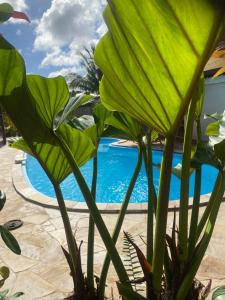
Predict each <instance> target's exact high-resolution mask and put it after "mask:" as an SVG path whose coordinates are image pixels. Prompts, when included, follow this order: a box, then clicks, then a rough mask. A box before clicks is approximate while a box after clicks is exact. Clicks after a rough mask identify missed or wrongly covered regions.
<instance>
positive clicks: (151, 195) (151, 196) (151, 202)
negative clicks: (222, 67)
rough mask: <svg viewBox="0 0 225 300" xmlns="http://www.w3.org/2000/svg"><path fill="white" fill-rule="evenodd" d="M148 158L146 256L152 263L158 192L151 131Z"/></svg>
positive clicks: (146, 163) (146, 162)
mask: <svg viewBox="0 0 225 300" xmlns="http://www.w3.org/2000/svg"><path fill="white" fill-rule="evenodd" d="M146 137H147V160H146V159H145V160H144V161H145V167H146V172H147V179H148V212H147V247H146V249H147V253H146V257H147V260H148V262H149V263H150V264H152V258H153V219H154V211H155V213H156V205H157V199H156V192H155V187H154V182H153V165H152V141H151V131H150V132H149V133H148V134H147V136H146Z"/></svg>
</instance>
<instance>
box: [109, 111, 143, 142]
mask: <svg viewBox="0 0 225 300" xmlns="http://www.w3.org/2000/svg"><path fill="white" fill-rule="evenodd" d="M105 123H106V124H108V125H111V126H113V127H115V128H117V129H119V130H121V131H123V132H125V133H126V134H128V136H129V139H131V140H135V141H137V140H139V139H140V138H141V137H142V136H143V127H142V126H141V125H140V123H139V122H138V121H137V120H135V119H134V118H132V117H130V116H129V115H128V114H125V113H121V112H113V113H112V114H111V115H110V116H109V117H108V118H107V119H106V121H105Z"/></svg>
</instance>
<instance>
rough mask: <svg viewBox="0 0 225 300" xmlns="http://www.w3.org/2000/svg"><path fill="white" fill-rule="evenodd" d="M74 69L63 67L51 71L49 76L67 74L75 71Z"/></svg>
mask: <svg viewBox="0 0 225 300" xmlns="http://www.w3.org/2000/svg"><path fill="white" fill-rule="evenodd" d="M73 72H74V69H73V68H63V69H61V70H58V71H55V72H51V73H49V75H48V77H49V78H50V77H56V76H60V75H61V76H66V75H68V74H70V73H73Z"/></svg>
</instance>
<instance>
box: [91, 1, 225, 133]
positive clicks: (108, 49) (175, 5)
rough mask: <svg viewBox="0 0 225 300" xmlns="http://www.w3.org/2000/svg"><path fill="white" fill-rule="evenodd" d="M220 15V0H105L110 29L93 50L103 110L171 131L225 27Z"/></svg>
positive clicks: (224, 13) (222, 11) (223, 12)
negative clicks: (99, 75)
mask: <svg viewBox="0 0 225 300" xmlns="http://www.w3.org/2000/svg"><path fill="white" fill-rule="evenodd" d="M193 12H194V13H193ZM224 16H225V6H224V2H223V1H210V0H208V1H206V0H199V1H195V0H184V1H177V0H171V1H166V2H165V1H146V0H139V1H133V0H123V1H121V0H109V1H108V5H107V7H106V9H105V11H104V18H105V22H106V24H107V26H108V30H109V32H108V33H107V34H106V35H105V36H104V37H103V38H102V39H101V40H100V42H99V44H98V46H97V48H96V51H95V61H96V63H97V65H98V66H99V67H100V69H101V70H102V71H103V74H104V77H103V79H102V81H101V86H100V96H101V100H102V102H103V104H104V105H105V106H106V108H107V109H109V110H117V111H121V112H125V113H128V114H129V115H130V116H132V117H134V118H136V119H138V120H139V121H140V122H142V123H144V124H147V125H149V126H150V127H151V128H154V129H156V130H157V131H158V132H160V133H162V134H164V135H170V134H172V133H174V132H175V131H176V130H177V128H178V126H179V124H180V122H181V120H182V118H183V116H184V114H185V113H186V110H187V107H188V104H189V102H190V100H191V97H192V95H193V92H194V91H195V89H196V86H197V83H198V80H199V78H200V76H201V73H202V71H203V68H204V65H205V64H206V62H207V60H208V59H209V56H210V54H211V52H212V50H213V48H214V47H215V44H216V43H217V40H218V37H219V33H220V31H222V30H223V29H224V28H223V22H224Z"/></svg>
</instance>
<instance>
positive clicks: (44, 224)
mask: <svg viewBox="0 0 225 300" xmlns="http://www.w3.org/2000/svg"><path fill="white" fill-rule="evenodd" d="M15 155H16V150H14V149H10V148H8V147H7V146H4V147H1V148H0V166H1V171H0V189H1V190H3V191H4V192H5V193H6V195H7V202H6V204H5V207H4V208H3V210H2V211H1V212H0V217H1V218H0V220H1V222H0V223H1V224H3V223H5V222H7V221H9V220H12V219H21V220H22V221H23V223H24V224H23V226H22V227H20V228H19V229H17V230H15V231H14V232H13V234H14V235H15V237H16V238H17V240H18V241H19V244H20V246H21V250H22V254H21V255H20V256H17V255H15V254H13V253H12V252H11V251H10V250H8V249H7V247H6V246H5V244H4V243H3V242H2V241H1V240H0V266H2V265H6V266H8V267H9V268H10V272H11V273H10V277H9V279H8V280H7V281H6V283H5V285H4V288H9V289H10V294H12V293H13V292H16V291H23V292H24V293H25V295H24V296H22V297H21V298H19V299H21V300H32V299H43V300H57V299H64V297H66V296H68V295H69V294H70V293H71V292H72V289H73V286H72V280H71V277H70V276H69V270H68V267H67V263H66V261H65V258H64V256H63V253H62V250H61V245H65V235H64V230H63V224H62V221H61V217H60V214H59V211H58V210H57V209H50V208H44V207H40V206H38V205H35V204H32V203H29V202H27V201H26V200H24V199H23V198H22V197H21V196H19V195H18V194H17V193H16V191H15V190H14V188H13V185H12V174H11V171H12V165H13V163H14V158H15ZM202 210H203V208H202V209H201V211H202ZM224 214H225V203H223V204H222V205H221V210H220V213H219V217H218V221H217V224H216V227H215V231H214V234H213V238H212V240H211V243H210V245H209V248H208V251H207V254H206V256H205V258H204V260H203V263H202V265H201V268H200V270H199V273H198V279H200V280H207V279H209V278H212V279H213V286H217V285H222V284H225V238H224V237H225V234H224V229H225V218H224ZM69 216H70V220H71V223H72V227H73V230H74V231H76V238H77V239H78V241H81V240H83V241H84V243H83V245H82V263H83V267H84V269H83V270H86V251H87V249H86V245H87V226H88V225H87V224H88V214H87V213H77V212H69ZM116 218H117V215H116V214H112V215H107V214H103V219H104V221H105V222H106V224H107V227H108V229H109V231H110V232H112V230H113V227H114V225H115V222H116ZM171 224H172V214H170V215H169V219H168V227H171ZM145 228H146V215H145V214H130V215H127V216H126V219H125V223H124V225H123V229H124V230H126V231H128V232H131V233H132V234H133V236H138V235H141V236H142V237H143V239H145V237H146V234H145ZM140 246H142V247H143V243H142V244H140ZM118 249H119V250H120V252H121V255H122V236H120V238H119V241H118ZM104 254H105V248H104V245H103V243H102V241H101V239H100V237H99V234H98V232H97V231H96V237H95V272H96V274H99V273H100V270H101V265H102V262H103V258H104ZM115 280H116V274H115V272H114V270H113V268H112V267H111V269H110V277H109V278H108V284H109V286H110V284H111V283H112V282H115ZM114 298H115V299H119V297H118V294H117V292H116V290H114Z"/></svg>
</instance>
